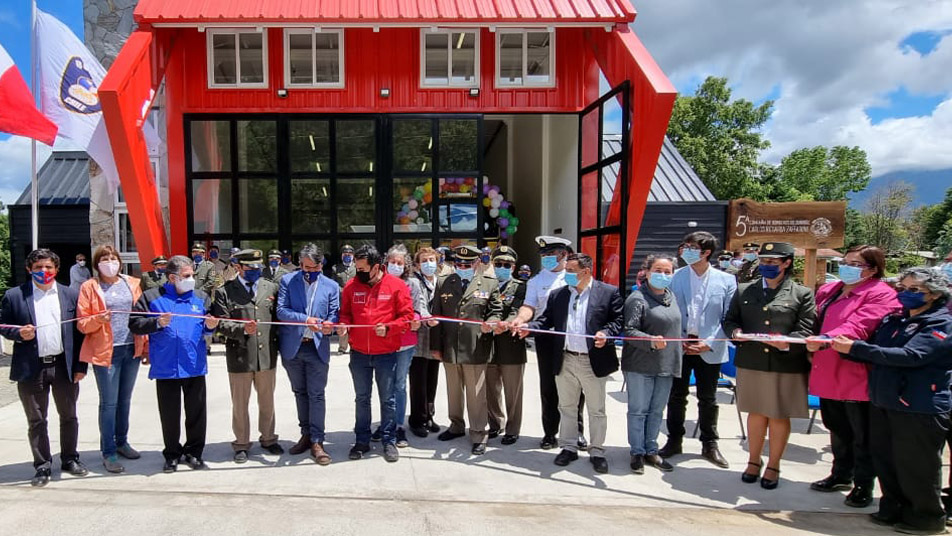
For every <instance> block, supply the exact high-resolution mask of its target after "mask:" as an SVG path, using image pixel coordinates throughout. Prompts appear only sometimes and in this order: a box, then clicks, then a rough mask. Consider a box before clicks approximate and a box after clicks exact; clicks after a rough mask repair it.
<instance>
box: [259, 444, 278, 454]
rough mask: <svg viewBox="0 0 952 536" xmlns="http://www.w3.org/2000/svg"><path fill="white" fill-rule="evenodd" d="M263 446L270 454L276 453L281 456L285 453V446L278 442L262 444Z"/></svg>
mask: <svg viewBox="0 0 952 536" xmlns="http://www.w3.org/2000/svg"><path fill="white" fill-rule="evenodd" d="M261 448H263V449H264V450H265V452H267V453H268V454H274V455H275V456H280V455H281V454H284V447H282V446H281V445H279V444H278V443H272V444H270V445H261Z"/></svg>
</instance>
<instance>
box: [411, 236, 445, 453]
mask: <svg viewBox="0 0 952 536" xmlns="http://www.w3.org/2000/svg"><path fill="white" fill-rule="evenodd" d="M438 258H439V253H437V252H436V250H434V249H432V248H428V247H422V248H420V249H418V250H417V252H416V255H415V256H414V263H413V264H414V266H415V270H414V271H413V274H412V275H411V276H410V278H409V284H410V285H411V287H413V286H417V287H418V288H419V292H420V297H421V301H422V304H421V306H424V307H425V312H423V310H420V311H417V312H419V313H420V315H421V317H422V318H428V317H429V316H430V307H431V303H432V302H433V293H434V292H435V291H436V279H437V276H436V274H437V272H438V271H439V262H438ZM411 294H412V291H411ZM414 303H416V302H414ZM439 381H440V361H439V360H438V359H436V358H434V357H433V354H432V353H431V352H430V327H429V326H428V325H426V323H424V324H423V325H421V326H420V329H419V330H418V331H417V346H416V349H415V350H414V352H413V362H412V363H410V415H409V417H407V425H408V426H409V427H410V431H411V432H413V434H414V435H416V436H417V437H426V436H427V435H429V434H431V433H433V434H435V433H437V432H439V431H440V426H439V425H438V424H436V422H434V421H433V416H434V415H435V414H436V404H435V403H436V389H437V387H438V386H439Z"/></svg>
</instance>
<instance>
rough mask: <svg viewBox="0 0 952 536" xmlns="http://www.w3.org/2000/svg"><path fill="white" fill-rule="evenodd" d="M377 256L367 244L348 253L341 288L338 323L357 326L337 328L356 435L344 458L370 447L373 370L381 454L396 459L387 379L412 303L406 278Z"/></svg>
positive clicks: (390, 378)
mask: <svg viewBox="0 0 952 536" xmlns="http://www.w3.org/2000/svg"><path fill="white" fill-rule="evenodd" d="M382 262H383V258H382V257H381V255H380V253H379V252H378V251H377V249H376V248H374V247H373V246H368V245H365V246H361V247H360V248H358V249H357V252H356V253H355V254H354V263H355V266H356V268H357V274H356V276H355V277H354V278H353V279H351V280H350V281H349V282H348V283H347V285H346V286H344V291H343V292H342V293H341V304H340V323H341V324H344V325H348V324H354V325H357V326H372V327H355V328H351V329H348V328H347V327H345V326H342V327H339V328H338V334H347V333H348V331H349V335H350V349H351V351H350V374H351V376H352V377H353V379H354V391H355V393H356V399H355V401H354V402H355V404H356V405H357V422H356V423H355V424H354V434H356V436H357V439H356V441H355V442H354V446H353V448H351V449H350V455H349V457H350V459H351V460H359V459H361V458H362V457H363V455H364V454H365V453H367V452H369V451H370V418H371V417H370V395H371V393H372V392H373V381H374V377H375V376H376V380H377V393H378V394H379V396H380V431H381V433H382V434H383V437H382V442H383V457H384V459H385V460H387V461H388V462H395V461H397V460H398V459H400V454H399V452H398V451H397V445H396V437H395V435H394V432H395V428H396V424H395V420H394V416H395V413H396V404H395V401H394V397H393V383H394V377H395V375H396V368H397V351H398V350H399V349H400V338H401V335H402V334H403V333H404V332H405V331H407V330H408V329H410V321H411V320H413V303H412V301H411V299H410V290H409V287H407V284H406V283H404V282H403V280H401V279H400V278H398V277H394V276H392V275H390V274H388V273H387V270H386V268H385V267H384V266H383V264H382Z"/></svg>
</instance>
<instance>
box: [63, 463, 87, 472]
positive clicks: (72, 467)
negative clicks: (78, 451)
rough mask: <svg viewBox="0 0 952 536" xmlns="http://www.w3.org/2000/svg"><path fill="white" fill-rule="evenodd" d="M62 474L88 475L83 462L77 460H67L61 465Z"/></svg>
mask: <svg viewBox="0 0 952 536" xmlns="http://www.w3.org/2000/svg"><path fill="white" fill-rule="evenodd" d="M63 472H64V473H69V474H71V475H73V476H86V475H88V474H89V469H86V466H85V465H83V462H81V461H79V460H69V461H68V462H66V463H64V464H63Z"/></svg>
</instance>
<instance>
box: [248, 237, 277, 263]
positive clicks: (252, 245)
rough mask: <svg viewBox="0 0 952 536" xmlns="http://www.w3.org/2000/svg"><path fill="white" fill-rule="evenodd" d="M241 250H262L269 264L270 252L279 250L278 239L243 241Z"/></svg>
mask: <svg viewBox="0 0 952 536" xmlns="http://www.w3.org/2000/svg"><path fill="white" fill-rule="evenodd" d="M239 247H241V249H260V250H261V253H262V254H263V255H264V257H265V262H267V257H268V252H269V251H271V250H272V249H278V237H277V236H275V237H273V238H259V239H256V240H242V241H241V246H239Z"/></svg>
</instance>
